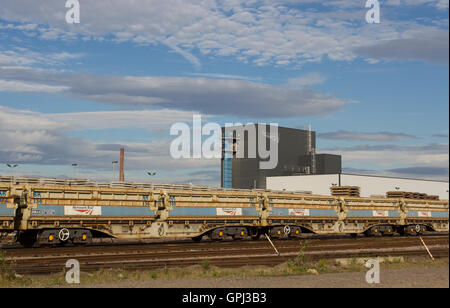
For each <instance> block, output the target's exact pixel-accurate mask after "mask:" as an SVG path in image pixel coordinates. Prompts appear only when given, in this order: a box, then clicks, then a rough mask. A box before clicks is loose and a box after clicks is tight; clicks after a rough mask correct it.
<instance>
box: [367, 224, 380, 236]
mask: <svg viewBox="0 0 450 308" xmlns="http://www.w3.org/2000/svg"><path fill="white" fill-rule="evenodd" d="M368 235H369V236H379V235H381V231H380V228H379V227H377V226H375V227H372V228H370V229H369V230H368Z"/></svg>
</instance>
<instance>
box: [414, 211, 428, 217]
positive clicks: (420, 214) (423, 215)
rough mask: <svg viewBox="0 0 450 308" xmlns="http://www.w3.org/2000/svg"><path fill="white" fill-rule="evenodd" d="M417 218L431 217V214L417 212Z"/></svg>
mask: <svg viewBox="0 0 450 308" xmlns="http://www.w3.org/2000/svg"><path fill="white" fill-rule="evenodd" d="M417 216H419V217H431V212H423V211H418V212H417Z"/></svg>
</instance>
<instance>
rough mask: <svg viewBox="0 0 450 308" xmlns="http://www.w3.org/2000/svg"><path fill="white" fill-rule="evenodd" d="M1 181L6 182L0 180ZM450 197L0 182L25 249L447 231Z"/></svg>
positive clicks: (11, 225) (4, 206) (0, 198)
mask: <svg viewBox="0 0 450 308" xmlns="http://www.w3.org/2000/svg"><path fill="white" fill-rule="evenodd" d="M0 180H1V179H0ZM448 214H449V202H448V200H443V201H437V200H414V199H402V198H400V199H390V198H360V197H333V196H319V195H312V194H299V193H290V192H285V191H269V190H235V189H223V188H209V187H204V186H191V185H164V184H148V183H146V184H132V183H111V184H105V183H90V182H88V181H81V180H78V181H70V180H50V179H28V178H25V179H15V180H14V181H12V180H11V181H10V182H9V183H8V181H7V180H5V178H3V181H0V224H1V225H0V231H1V232H3V233H5V232H6V233H7V232H16V233H17V240H18V241H19V242H20V243H21V244H22V245H24V246H32V245H63V244H65V243H68V242H72V243H74V244H87V243H89V242H91V241H92V239H93V238H100V237H111V238H121V239H155V238H158V239H159V238H192V239H193V240H195V241H199V240H201V239H202V238H203V237H205V236H207V237H209V238H211V239H213V240H220V239H223V238H225V237H229V236H231V237H232V238H234V239H243V238H249V237H251V238H253V239H257V238H259V237H260V236H261V235H262V234H268V235H269V236H271V237H273V238H289V237H291V238H298V237H301V236H302V234H303V233H316V234H351V235H357V234H365V235H381V236H389V235H392V234H394V233H400V234H401V235H417V234H421V233H424V232H427V231H437V232H448V230H449V221H448Z"/></svg>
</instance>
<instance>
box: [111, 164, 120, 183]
mask: <svg viewBox="0 0 450 308" xmlns="http://www.w3.org/2000/svg"><path fill="white" fill-rule="evenodd" d="M118 163H119V161H118V160H115V161H113V162H112V168H113V181H115V180H116V165H117V164H118Z"/></svg>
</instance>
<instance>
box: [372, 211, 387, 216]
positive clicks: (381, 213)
mask: <svg viewBox="0 0 450 308" xmlns="http://www.w3.org/2000/svg"><path fill="white" fill-rule="evenodd" d="M373 216H374V217H388V216H389V211H376V210H375V211H373Z"/></svg>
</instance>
